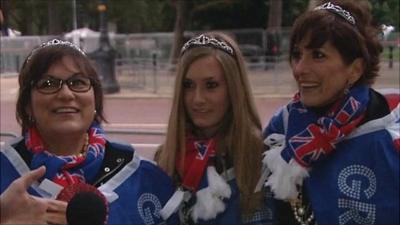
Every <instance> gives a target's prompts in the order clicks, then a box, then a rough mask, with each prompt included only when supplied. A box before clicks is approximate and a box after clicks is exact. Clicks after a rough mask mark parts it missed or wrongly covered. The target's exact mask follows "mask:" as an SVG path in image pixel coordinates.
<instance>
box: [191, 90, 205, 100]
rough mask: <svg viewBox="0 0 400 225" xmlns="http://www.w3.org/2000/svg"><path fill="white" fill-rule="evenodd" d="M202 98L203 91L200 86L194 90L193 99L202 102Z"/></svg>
mask: <svg viewBox="0 0 400 225" xmlns="http://www.w3.org/2000/svg"><path fill="white" fill-rule="evenodd" d="M204 99H205V98H204V91H203V90H202V89H201V88H199V87H197V88H196V90H195V92H194V98H193V101H194V102H195V103H202V102H204Z"/></svg>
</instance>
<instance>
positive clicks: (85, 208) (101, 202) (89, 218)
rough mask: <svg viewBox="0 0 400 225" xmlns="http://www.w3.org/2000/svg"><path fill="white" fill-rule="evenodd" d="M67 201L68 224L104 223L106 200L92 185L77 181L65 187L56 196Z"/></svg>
mask: <svg viewBox="0 0 400 225" xmlns="http://www.w3.org/2000/svg"><path fill="white" fill-rule="evenodd" d="M57 199H58V200H62V201H65V202H68V206H67V222H68V224H69V225H87V224H91V225H105V224H106V223H107V219H108V202H107V200H106V198H105V197H104V195H103V194H102V193H101V192H100V191H99V190H98V189H97V188H96V187H94V186H92V185H89V184H86V183H78V184H73V185H69V186H67V187H65V188H64V189H63V190H62V191H61V192H60V193H59V194H58V196H57Z"/></svg>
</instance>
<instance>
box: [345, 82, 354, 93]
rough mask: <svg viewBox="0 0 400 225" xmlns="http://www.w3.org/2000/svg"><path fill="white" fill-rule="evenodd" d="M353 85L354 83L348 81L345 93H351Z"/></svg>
mask: <svg viewBox="0 0 400 225" xmlns="http://www.w3.org/2000/svg"><path fill="white" fill-rule="evenodd" d="M352 86H353V84H352V83H349V82H347V85H346V88H345V89H344V91H343V92H344V94H345V95H348V94H349V93H350V88H351V87H352Z"/></svg>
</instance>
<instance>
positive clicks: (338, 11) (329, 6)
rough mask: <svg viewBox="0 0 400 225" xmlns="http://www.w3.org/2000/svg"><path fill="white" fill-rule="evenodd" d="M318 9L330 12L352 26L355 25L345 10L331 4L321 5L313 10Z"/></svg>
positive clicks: (352, 18)
mask: <svg viewBox="0 0 400 225" xmlns="http://www.w3.org/2000/svg"><path fill="white" fill-rule="evenodd" d="M320 9H325V10H328V11H330V12H333V13H335V14H337V15H339V16H341V17H343V18H344V19H345V20H347V22H349V23H351V24H352V25H356V21H355V19H354V17H353V16H352V15H351V13H350V12H349V11H347V10H344V9H342V7H340V6H338V5H335V4H333V3H331V2H327V3H325V4H323V5H320V6H317V7H315V8H314V10H320Z"/></svg>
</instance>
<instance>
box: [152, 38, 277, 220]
mask: <svg viewBox="0 0 400 225" xmlns="http://www.w3.org/2000/svg"><path fill="white" fill-rule="evenodd" d="M262 152H263V142H262V138H261V124H260V120H259V117H258V115H257V111H256V108H255V104H254V101H253V97H252V94H251V89H250V85H249V81H248V78H247V74H246V70H245V66H244V59H243V56H242V54H241V53H240V50H239V48H238V45H237V44H236V43H235V42H234V41H233V40H232V39H231V38H230V37H229V36H227V35H225V34H223V33H206V34H201V35H199V36H197V37H195V38H193V39H191V40H189V41H188V42H187V43H186V44H185V45H184V46H183V48H182V51H181V58H180V60H179V63H178V67H177V77H176V83H175V93H174V98H173V104H172V110H171V114H170V117H169V123H168V130H167V135H166V140H165V142H164V144H163V146H162V147H161V148H160V150H159V152H158V153H157V156H156V160H157V161H158V163H159V165H160V166H161V167H162V168H163V169H164V170H165V171H166V172H167V173H168V174H169V175H170V176H171V177H173V179H174V181H175V183H176V186H177V191H176V192H175V195H174V196H173V197H172V198H171V199H170V201H169V202H168V203H167V206H166V207H164V209H163V210H162V213H161V214H162V216H164V217H168V214H169V213H171V212H173V211H174V210H179V211H180V216H181V222H182V223H183V224H252V223H255V222H256V223H257V224H260V223H264V222H267V221H268V220H269V219H271V218H268V216H267V214H268V213H266V212H267V211H268V210H269V209H268V208H266V205H265V204H264V203H263V202H264V201H265V193H264V192H261V191H256V192H255V188H256V185H257V182H258V180H259V178H260V173H261V166H262V164H261V160H262ZM268 215H270V214H268Z"/></svg>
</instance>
